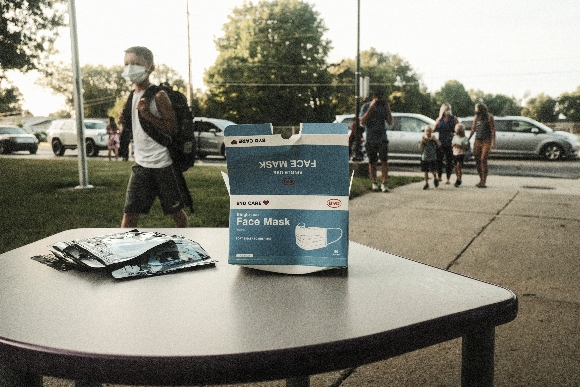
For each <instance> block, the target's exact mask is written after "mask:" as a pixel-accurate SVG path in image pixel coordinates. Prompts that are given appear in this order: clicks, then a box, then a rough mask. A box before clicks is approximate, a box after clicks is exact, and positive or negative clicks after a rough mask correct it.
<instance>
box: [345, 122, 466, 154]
mask: <svg viewBox="0 0 580 387" xmlns="http://www.w3.org/2000/svg"><path fill="white" fill-rule="evenodd" d="M392 115H393V125H388V124H387V136H388V138H389V157H393V158H412V159H415V158H417V159H419V158H420V157H421V151H420V150H419V141H421V137H423V128H424V127H425V126H426V125H431V126H434V125H435V121H434V120H433V119H431V118H429V117H427V116H424V115H422V114H415V113H394V112H393V113H392ZM354 118H355V115H354V114H341V115H337V116H336V120H335V121H334V122H339V123H345V124H347V125H348V127H349V128H350V125H351V123H352V122H353V121H354ZM385 124H386V123H385ZM363 136H365V138H366V134H365V135H363ZM435 136H436V137H438V136H439V134H438V133H435ZM471 158H472V156H471V152H470V151H468V152H467V154H466V157H465V160H466V161H467V160H470V159H471Z"/></svg>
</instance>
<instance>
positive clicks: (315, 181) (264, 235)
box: [224, 123, 350, 274]
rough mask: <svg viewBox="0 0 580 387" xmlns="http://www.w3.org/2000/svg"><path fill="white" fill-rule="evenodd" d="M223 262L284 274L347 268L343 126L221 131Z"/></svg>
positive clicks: (345, 132) (241, 127)
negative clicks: (226, 209) (226, 234)
mask: <svg viewBox="0 0 580 387" xmlns="http://www.w3.org/2000/svg"><path fill="white" fill-rule="evenodd" d="M224 141H225V145H226V152H227V167H228V176H227V178H228V180H229V191H230V218H229V222H230V240H229V242H230V249H229V257H228V262H229V263H230V264H234V265H244V266H250V267H255V268H258V269H263V270H268V271H276V272H282V273H288V274H302V273H308V272H312V271H318V270H323V269H328V268H337V267H347V266H348V197H349V188H350V186H349V176H348V173H349V172H348V171H349V169H348V159H349V155H348V128H347V126H346V125H344V124H306V123H304V124H302V125H301V129H300V134H298V135H294V136H292V137H290V138H289V139H284V138H283V137H282V136H281V135H278V134H272V127H271V125H270V124H258V125H232V126H228V127H227V128H226V129H225V140H224Z"/></svg>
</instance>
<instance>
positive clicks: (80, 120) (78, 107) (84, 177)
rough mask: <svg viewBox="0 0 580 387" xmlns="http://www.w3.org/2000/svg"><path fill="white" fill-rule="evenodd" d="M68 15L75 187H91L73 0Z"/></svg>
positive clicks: (70, 1) (70, 0) (69, 4)
mask: <svg viewBox="0 0 580 387" xmlns="http://www.w3.org/2000/svg"><path fill="white" fill-rule="evenodd" d="M68 15H69V24H70V44H71V51H72V69H73V86H74V101H75V112H76V125H77V150H78V162H79V182H80V184H79V186H77V187H76V188H93V186H91V185H89V178H88V175H89V174H88V170H87V154H86V145H85V125H84V113H83V87H82V76H81V67H80V65H79V47H78V40H77V21H76V8H75V0H69V1H68Z"/></svg>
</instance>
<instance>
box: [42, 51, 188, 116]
mask: <svg viewBox="0 0 580 387" xmlns="http://www.w3.org/2000/svg"><path fill="white" fill-rule="evenodd" d="M122 72H123V66H121V65H115V66H110V67H107V66H104V65H91V64H87V65H84V66H82V67H81V77H82V88H83V105H84V110H83V114H84V115H85V117H107V116H109V115H110V116H113V117H117V115H118V112H117V111H116V108H115V107H116V106H117V104H119V105H120V106H122V105H123V104H124V103H125V101H126V100H127V96H128V94H129V91H130V89H131V85H130V84H129V82H127V81H126V80H125V79H124V78H123V77H122V76H121V73H122ZM51 73H52V76H50V77H44V78H42V79H41V80H39V81H38V83H39V84H40V85H41V86H44V87H48V88H50V89H52V91H53V92H54V93H55V94H61V95H63V96H64V97H65V103H66V104H67V106H69V107H70V110H71V111H72V110H74V89H73V74H72V66H71V65H70V64H65V63H62V62H61V63H58V64H53V65H52V66H51ZM150 80H151V82H152V83H156V84H157V83H162V82H166V83H169V84H170V85H172V86H174V87H175V88H177V90H179V91H181V92H182V93H184V94H185V87H186V86H185V81H184V80H183V78H181V76H180V75H179V74H178V73H177V71H175V70H174V69H172V68H171V67H169V66H167V65H164V64H160V65H156V68H155V71H154V72H153V73H152V74H151V78H150ZM118 101H120V102H118ZM115 113H117V114H115Z"/></svg>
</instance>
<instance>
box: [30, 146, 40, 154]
mask: <svg viewBox="0 0 580 387" xmlns="http://www.w3.org/2000/svg"><path fill="white" fill-rule="evenodd" d="M29 152H30V154H31V155H35V154H36V152H38V147H35V148H31V149H30V151H29Z"/></svg>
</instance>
